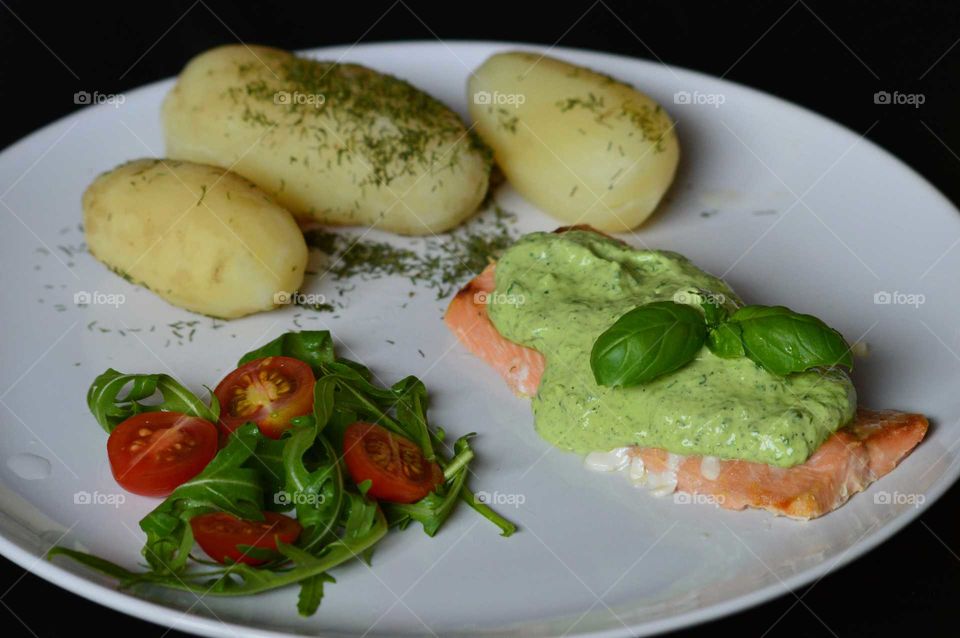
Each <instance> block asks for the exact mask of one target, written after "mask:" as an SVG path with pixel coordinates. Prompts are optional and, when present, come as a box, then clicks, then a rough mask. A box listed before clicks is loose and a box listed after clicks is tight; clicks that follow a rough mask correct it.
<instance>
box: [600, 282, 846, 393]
mask: <svg viewBox="0 0 960 638" xmlns="http://www.w3.org/2000/svg"><path fill="white" fill-rule="evenodd" d="M700 308H701V310H702V312H699V311H698V310H697V309H696V308H695V307H694V306H689V305H685V304H678V303H675V302H672V301H658V302H653V303H649V304H645V305H642V306H638V307H637V308H634V309H633V310H631V311H630V312H628V313H626V314H625V315H623V316H622V317H620V318H619V319H618V320H617V321H616V322H615V323H614V324H613V325H612V326H611V327H610V328H608V329H607V330H606V331H604V332H603V334H601V335H600V336H599V337H598V338H597V340H596V342H595V343H594V346H593V350H592V352H591V354H590V367H591V369H592V370H593V374H594V378H595V379H596V381H597V383H598V384H600V385H606V386H623V387H629V386H636V385H643V384H645V383H649V382H651V381H653V380H654V379H656V378H659V377H661V376H663V375H665V374H668V373H670V372H673V371H675V370H678V369H679V368H681V367H683V366H685V365H686V364H688V363H689V362H690V361H692V360H693V359H694V358H695V357H696V355H697V353H698V352H699V351H700V349H701V348H702V347H703V346H704V344H706V346H707V347H708V348H709V349H710V351H711V352H713V354H715V355H717V356H718V357H722V358H725V359H732V358H738V357H744V356H745V357H748V358H749V359H751V360H752V361H754V362H755V363H756V364H757V365H759V366H761V367H762V368H764V369H765V370H767V371H769V372H771V373H773V374H775V375H778V376H786V375H788V374H792V373H795V372H804V371H806V370H810V369H812V368H821V367H822V368H829V367H835V366H845V367H847V368H852V367H853V355H852V354H851V352H850V346H849V345H848V344H847V342H846V341H845V340H844V338H843V336H842V335H841V334H840V333H839V332H837V331H836V330H834V329H833V328H831V327H829V326H828V325H826V324H825V323H824V322H823V321H821V320H820V319H817V318H816V317H813V316H811V315H804V314H800V313H797V312H794V311H792V310H790V309H789V308H785V307H783V306H755V305H754V306H743V307H742V308H740V309H738V310H736V311H735V312H734V313H733V314H730V313H729V311H728V310H727V309H726V308H725V307H724V306H723V305H721V304H718V303H715V302H712V301H709V300H704V301H703V302H702V303H701V304H700Z"/></svg>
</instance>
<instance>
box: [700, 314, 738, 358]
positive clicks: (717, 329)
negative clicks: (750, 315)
mask: <svg viewBox="0 0 960 638" xmlns="http://www.w3.org/2000/svg"><path fill="white" fill-rule="evenodd" d="M707 347H708V348H710V352H712V353H713V354H715V355H717V356H718V357H720V358H722V359H737V358H739V357H743V356H746V353H745V352H744V350H743V335H742V330H741V328H740V324H737V323H732V322H729V321H725V322H723V323H721V324H720V325H718V326H714V327H713V328H710V331H709V332H708V333H707Z"/></svg>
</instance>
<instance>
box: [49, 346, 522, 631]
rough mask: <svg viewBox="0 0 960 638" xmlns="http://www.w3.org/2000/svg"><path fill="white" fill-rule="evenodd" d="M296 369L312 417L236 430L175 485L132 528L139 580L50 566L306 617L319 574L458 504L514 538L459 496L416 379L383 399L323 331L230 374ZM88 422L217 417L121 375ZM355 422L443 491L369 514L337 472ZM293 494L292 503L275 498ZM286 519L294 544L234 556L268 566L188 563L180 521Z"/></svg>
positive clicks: (496, 518) (461, 453)
mask: <svg viewBox="0 0 960 638" xmlns="http://www.w3.org/2000/svg"><path fill="white" fill-rule="evenodd" d="M278 355H282V356H288V357H295V358H297V359H300V360H301V361H304V362H305V363H307V364H309V365H310V366H311V368H313V370H314V373H315V375H316V377H317V381H316V384H315V386H314V409H313V413H312V414H309V415H305V416H302V417H298V418H296V419H294V420H293V427H292V428H291V429H290V430H289V431H288V432H286V433H285V435H284V436H283V438H281V439H279V440H273V439H269V438H267V437H265V436H264V435H263V434H261V433H260V430H259V429H258V428H257V426H256V425H255V424H253V423H247V424H245V425H243V426H242V427H240V428H238V429H237V430H236V431H235V432H234V433H233V434H231V435H230V437H229V438H228V442H227V445H226V447H224V448H223V449H221V450H220V451H219V452H218V453H217V455H216V456H215V457H214V459H213V460H212V461H211V462H210V463H209V464H208V465H207V467H206V468H204V470H203V471H202V472H200V474H198V475H197V476H195V477H194V478H192V479H191V480H189V481H187V482H186V483H184V484H182V485H180V486H179V487H178V488H176V489H175V490H174V491H173V493H171V494H170V496H168V497H167V498H166V499H165V500H164V501H163V502H162V503H161V504H160V505H159V506H158V507H157V508H156V509H154V510H153V511H152V512H150V513H149V514H148V515H147V516H146V517H145V518H144V519H143V520H142V521H140V527H141V529H143V531H144V532H145V533H146V537H147V538H146V542H145V544H144V547H143V556H144V559H145V560H146V563H147V567H148V570H147V571H144V572H134V571H131V570H127V569H125V568H123V567H120V566H119V565H116V564H114V563H111V562H109V561H107V560H104V559H102V558H99V557H96V556H92V555H90V554H87V553H84V552H80V551H76V550H73V549H69V548H66V547H55V548H54V549H52V550H51V551H50V552H48V557H50V558H52V557H54V556H58V555H63V556H68V557H70V558H72V559H74V560H76V561H78V562H80V563H82V564H84V565H86V566H87V567H90V568H92V569H95V570H98V571H100V572H102V573H104V574H107V575H108V576H111V577H113V578H116V579H117V580H119V584H120V587H122V588H130V587H136V586H141V585H151V586H160V587H166V588H170V589H176V590H183V591H189V592H193V593H196V594H198V595H202V596H242V595H249V594H255V593H259V592H263V591H268V590H272V589H277V588H280V587H286V586H288V585H294V584H296V585H299V586H300V596H299V600H298V604H297V608H298V610H299V612H300V613H301V614H302V615H305V616H309V615H311V614H313V613H314V612H315V611H316V610H317V607H318V606H319V604H320V601H321V599H322V598H323V589H324V586H325V585H326V584H327V583H332V582H334V579H333V577H332V576H331V575H330V574H329V571H330V570H331V569H333V568H334V567H337V566H338V565H341V564H343V563H346V562H349V561H352V560H353V559H356V558H360V559H362V560H364V561H369V560H370V557H371V554H372V550H373V548H374V546H375V545H376V544H377V543H378V542H379V541H380V540H381V539H382V538H383V537H384V536H385V535H386V534H387V532H388V531H389V529H390V528H392V527H394V528H398V529H404V528H406V527H408V526H409V525H410V523H412V522H418V523H420V524H421V526H422V527H423V530H424V531H425V532H426V533H427V534H428V535H430V536H433V535H434V534H436V533H437V532H438V531H439V529H440V528H441V527H442V525H443V523H444V522H445V521H446V520H447V519H448V518H449V516H450V515H451V513H452V512H453V510H454V508H455V507H456V505H457V504H458V502H460V501H464V502H466V503H467V504H468V505H469V506H470V507H472V508H473V509H474V510H476V511H477V512H478V513H479V514H480V515H481V516H483V517H485V518H487V519H488V520H490V521H491V522H492V523H494V524H495V525H496V526H497V527H498V528H499V529H500V531H501V534H502V535H503V536H509V535H511V534H512V533H513V532H514V531H516V526H515V525H514V524H513V523H511V522H510V521H508V520H506V519H505V518H503V517H502V516H500V515H499V514H497V513H496V512H494V511H493V510H492V509H490V508H489V507H488V506H486V505H484V504H483V503H479V502H478V501H477V499H476V498H475V497H474V495H473V494H472V492H471V491H470V490H469V488H468V487H467V476H468V472H469V466H470V462H471V461H472V460H473V458H474V452H473V449H472V448H471V447H470V443H469V440H470V437H472V435H469V434H468V435H466V436H463V437H461V438H459V439H457V440H456V441H455V442H454V444H453V446H452V447H451V448H449V453H448V448H447V445H446V443H445V440H444V433H443V430H439V429H434V428H431V427H430V425H429V424H428V421H427V389H426V387H425V386H424V384H423V383H422V382H421V381H420V380H419V379H417V378H416V377H412V376H410V377H406V378H405V379H402V380H400V381H399V382H397V383H396V384H394V385H393V386H391V387H390V388H382V387H379V386H377V385H375V384H373V383H372V382H371V378H372V374H371V373H370V371H369V370H368V369H367V368H366V367H364V366H363V365H361V364H358V363H355V362H352V361H349V360H346V359H340V358H338V357H336V356H335V354H334V350H333V341H332V339H331V337H330V333H329V332H326V331H303V332H290V333H286V334H284V335H282V336H280V337H279V338H277V339H275V340H274V341H271V342H270V343H268V344H266V345H264V346H263V347H261V348H259V349H257V350H254V351H253V352H250V353H247V354H246V355H244V356H243V357H242V358H241V359H240V363H239V365H242V364H243V363H246V362H248V361H251V360H254V359H259V358H262V357H266V356H278ZM87 401H88V404H89V406H90V410H91V412H92V413H93V414H94V416H95V417H96V419H97V421H98V422H99V423H100V425H101V426H102V427H103V428H104V429H105V430H106V431H108V432H110V431H112V430H113V428H114V427H116V426H117V425H118V424H119V423H120V422H122V421H123V420H125V419H126V418H128V417H130V416H132V415H134V414H137V413H139V412H143V411H157V410H168V411H176V412H184V413H187V414H191V415H194V416H199V417H201V418H204V419H207V420H210V421H212V422H214V423H215V422H216V421H217V419H218V416H219V406H218V405H217V403H216V399H215V398H213V399H211V405H210V406H207V405H206V404H204V403H203V402H202V401H200V400H199V399H198V398H197V397H196V396H195V395H193V394H192V393H191V392H190V391H189V390H187V389H186V388H184V387H183V386H182V385H180V384H179V383H177V382H176V381H174V380H173V379H172V378H171V377H169V376H167V375H162V374H123V373H120V372H117V371H115V370H107V371H106V372H104V373H103V374H101V375H100V376H99V377H97V378H96V379H95V380H94V382H93V385H92V386H91V388H90V391H89V392H88V394H87ZM356 421H365V422H371V423H376V424H379V425H381V426H382V427H385V428H387V429H388V430H391V431H392V432H395V433H396V434H399V435H401V436H403V437H406V438H408V439H409V440H411V441H413V442H415V443H416V444H418V445H419V446H420V448H421V449H422V451H423V454H424V456H425V457H426V458H427V459H429V460H432V461H435V462H436V463H437V464H439V465H440V467H441V468H442V469H443V471H444V481H443V483H442V484H441V485H440V486H439V487H437V488H436V489H435V490H434V491H433V492H431V493H430V494H429V495H428V496H426V497H425V498H423V499H422V500H421V501H419V502H416V503H412V504H409V505H400V504H393V503H377V502H376V501H374V500H372V499H370V498H368V497H367V495H366V492H367V489H369V487H370V486H369V484H368V483H367V484H361V485H356V484H354V483H353V481H352V480H351V478H350V476H349V474H348V473H347V472H345V471H344V468H343V467H342V463H341V458H340V455H339V453H338V452H337V450H340V449H341V448H342V438H343V432H344V430H345V429H346V427H347V426H348V425H350V424H351V423H354V422H356ZM281 492H284V493H287V494H296V495H298V498H296V499H294V502H293V503H290V502H289V501H285V500H281V499H278V498H277V495H278V494H279V493H281ZM291 507H293V508H295V510H296V514H297V520H298V522H299V523H300V525H301V526H302V528H303V531H302V533H301V534H300V537H299V538H298V539H297V541H296V543H295V544H285V543H283V542H277V551H276V552H273V551H270V550H263V549H257V548H244V547H243V546H240V549H245V550H247V551H248V553H249V554H250V555H251V556H253V557H255V558H258V559H265V560H267V562H266V563H265V564H263V565H260V566H256V567H255V566H251V565H247V564H243V563H230V564H226V565H214V564H211V563H209V562H207V561H201V560H199V559H194V558H193V557H192V555H191V551H192V549H193V545H194V539H193V532H192V530H191V527H190V521H191V519H192V518H194V517H195V516H199V515H203V514H209V513H212V512H228V513H230V514H232V515H234V516H237V517H239V518H242V519H246V520H263V511H264V510H282V509H290V508H291Z"/></svg>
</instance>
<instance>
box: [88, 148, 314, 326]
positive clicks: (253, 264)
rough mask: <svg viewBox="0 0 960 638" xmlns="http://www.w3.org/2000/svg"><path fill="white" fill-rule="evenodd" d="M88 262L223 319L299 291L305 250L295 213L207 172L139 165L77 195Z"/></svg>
mask: <svg viewBox="0 0 960 638" xmlns="http://www.w3.org/2000/svg"><path fill="white" fill-rule="evenodd" d="M83 227H84V232H85V233H86V239H87V246H88V247H89V250H90V252H91V253H92V254H93V256H94V257H96V258H97V259H99V260H100V261H102V262H103V263H105V264H106V265H107V266H108V267H110V268H111V269H112V270H114V271H116V272H117V273H118V274H121V275H123V276H125V277H128V278H129V279H131V280H132V281H133V282H135V283H138V284H142V285H144V286H146V287H147V288H149V289H150V290H152V291H153V292H155V293H156V294H158V295H160V296H161V297H163V298H164V299H166V300H167V301H168V302H170V303H172V304H174V305H175V306H180V307H182V308H186V309H187V310H192V311H194V312H199V313H202V314H205V315H210V316H213V317H220V318H224V319H231V318H235V317H241V316H243V315H247V314H250V313H254V312H260V311H262V310H270V309H272V308H274V307H275V306H276V303H275V295H276V294H277V293H278V292H287V293H290V292H293V291H296V290H299V288H300V285H301V283H303V274H304V271H305V270H306V266H307V246H306V242H304V239H303V234H302V233H301V232H300V229H299V227H298V226H297V223H296V221H295V220H294V219H293V216H292V215H291V214H290V213H289V212H288V211H287V210H285V209H284V208H282V207H281V206H280V205H279V204H277V203H276V202H275V201H274V200H273V198H271V197H270V196H269V195H267V194H266V193H264V192H263V191H262V190H260V189H259V188H258V187H257V186H256V185H254V184H253V183H252V182H249V181H248V180H246V179H244V178H242V177H240V176H239V175H236V174H234V173H231V172H229V171H226V170H224V169H222V168H217V167H214V166H206V165H202V164H193V163H190V162H180V161H173V160H158V159H140V160H135V161H132V162H128V163H126V164H122V165H121V166H118V167H117V168H115V169H113V170H112V171H108V172H106V173H104V174H102V175H100V176H99V177H97V179H96V180H94V182H93V183H92V184H91V185H90V186H89V187H88V188H87V190H86V192H84V194H83Z"/></svg>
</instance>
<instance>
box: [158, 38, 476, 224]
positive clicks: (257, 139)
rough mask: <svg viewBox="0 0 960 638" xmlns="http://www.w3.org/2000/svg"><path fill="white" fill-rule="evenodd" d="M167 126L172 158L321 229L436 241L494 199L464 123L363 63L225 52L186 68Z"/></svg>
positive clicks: (259, 50)
mask: <svg viewBox="0 0 960 638" xmlns="http://www.w3.org/2000/svg"><path fill="white" fill-rule="evenodd" d="M162 119H163V126H164V134H165V137H166V144H167V154H168V155H169V156H170V157H172V158H175V159H183V160H190V161H195V162H203V163H207V164H214V165H217V166H223V167H226V168H229V169H230V170H233V171H234V172H236V173H239V174H240V175H243V176H244V177H247V178H248V179H250V180H252V181H253V182H255V183H256V184H258V185H259V186H260V187H261V188H263V189H264V190H266V191H267V192H269V193H271V194H272V195H273V196H274V197H276V198H277V200H278V201H279V202H280V203H281V204H282V205H284V206H285V207H287V209H288V210H290V211H291V212H292V213H293V214H294V215H296V216H298V217H301V218H307V219H312V220H315V221H318V222H322V223H325V224H336V225H347V226H357V225H360V226H376V227H377V228H380V229H382V230H389V231H393V232H397V233H403V234H411V235H420V234H430V233H437V232H442V231H445V230H448V229H450V228H453V227H455V226H457V225H458V224H460V223H461V222H462V221H463V220H464V219H466V218H467V217H468V216H470V215H471V214H472V213H474V212H475V211H476V210H477V207H478V206H479V205H480V203H481V202H482V200H483V198H484V196H485V195H486V192H487V186H488V181H489V175H490V167H491V159H490V152H489V149H487V148H486V147H484V146H483V145H482V144H481V143H480V142H479V139H478V138H477V137H476V136H475V135H474V134H472V133H469V132H468V131H467V129H466V128H465V127H464V125H463V122H462V121H461V120H460V118H459V117H458V116H457V114H456V113H454V112H453V111H451V110H450V109H449V108H447V107H446V106H444V105H443V104H441V103H440V102H439V101H437V100H435V99H434V98H432V97H430V96H429V95H427V94H426V93H424V92H422V91H420V90H418V89H416V88H414V87H413V86H411V85H410V84H408V83H406V82H404V81H402V80H399V79H397V78H394V77H391V76H388V75H384V74H381V73H378V72H376V71H373V70H371V69H368V68H366V67H363V66H360V65H356V64H337V63H332V62H317V61H313V60H307V59H305V58H299V57H296V56H294V55H292V54H291V53H288V52H286V51H281V50H278V49H271V48H267V47H258V46H254V47H247V46H242V45H231V46H223V47H219V48H216V49H212V50H210V51H207V52H205V53H202V54H200V55H198V56H197V57H195V58H193V60H191V61H190V62H189V63H188V64H187V66H186V68H184V70H183V72H182V73H181V74H180V77H179V78H178V80H177V84H176V86H175V87H174V88H173V90H172V91H171V92H170V94H169V95H168V96H167V98H166V99H165V101H164V104H163V111H162Z"/></svg>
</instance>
